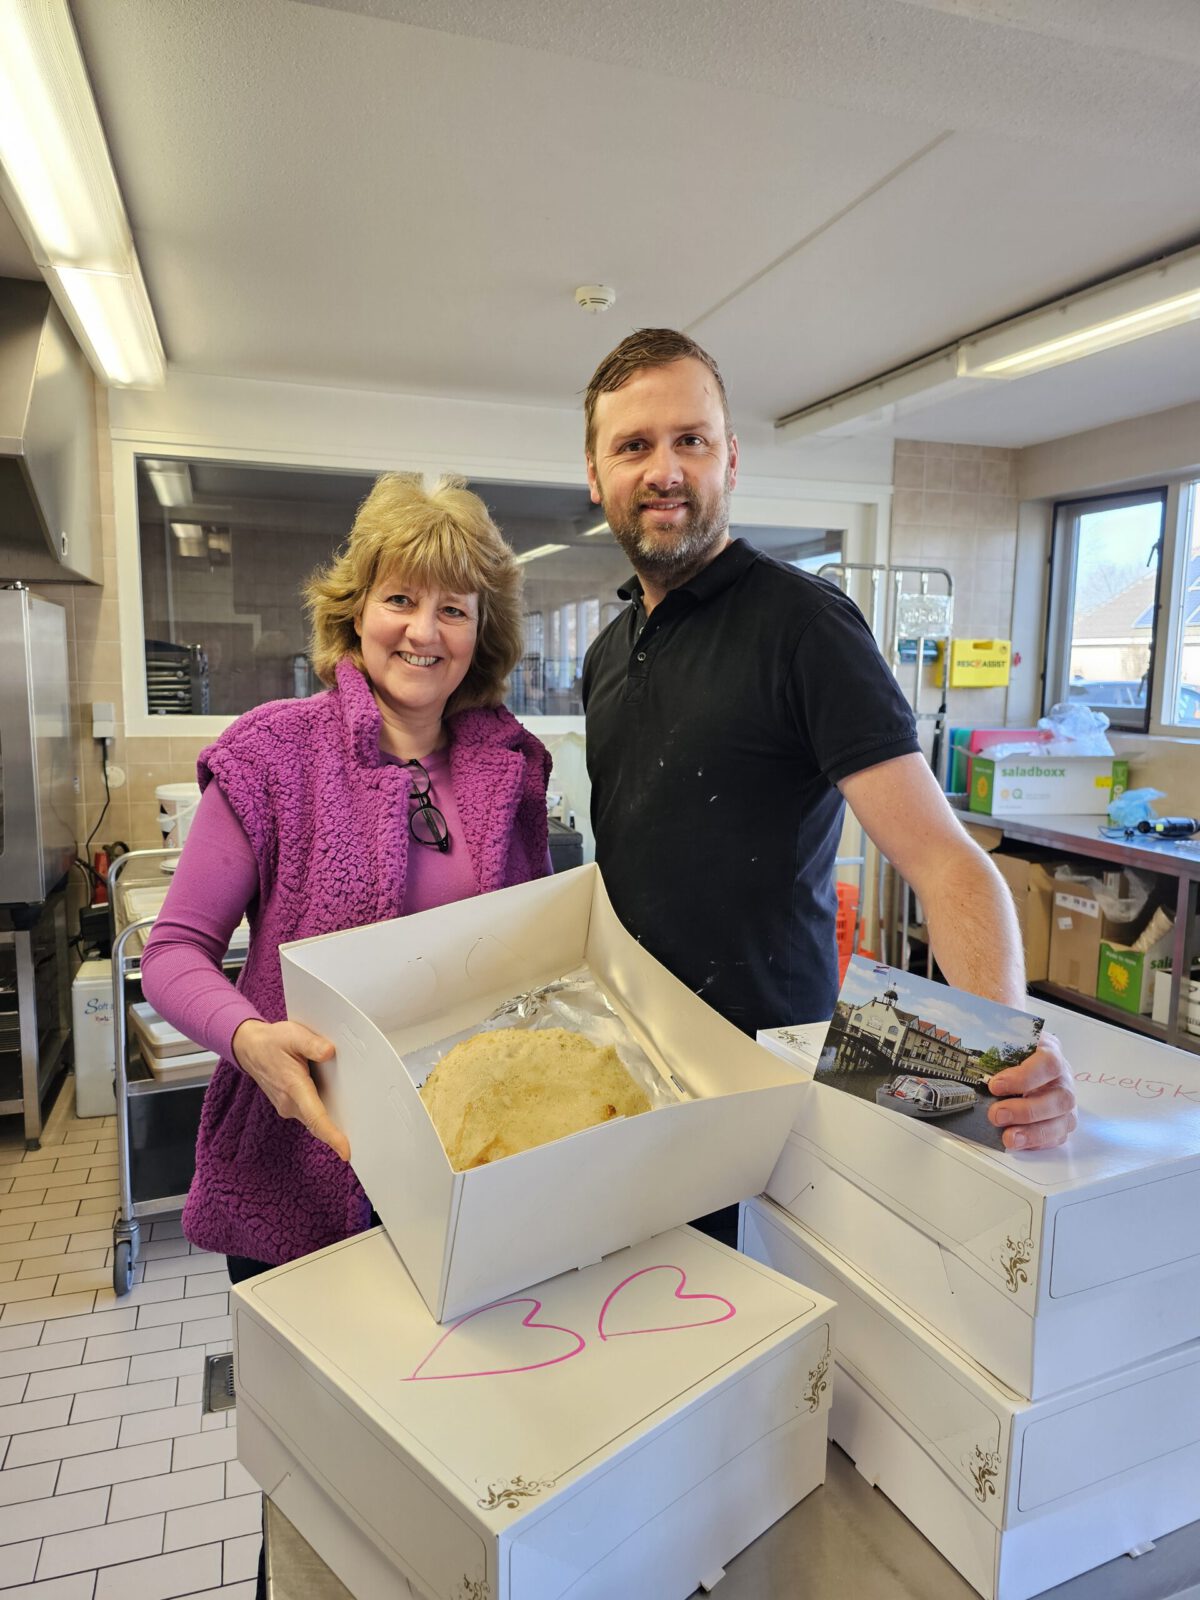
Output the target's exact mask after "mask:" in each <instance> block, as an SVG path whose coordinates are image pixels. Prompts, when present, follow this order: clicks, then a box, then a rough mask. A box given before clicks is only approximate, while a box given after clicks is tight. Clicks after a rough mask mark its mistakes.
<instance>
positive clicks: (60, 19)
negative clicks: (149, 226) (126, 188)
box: [0, 0, 166, 388]
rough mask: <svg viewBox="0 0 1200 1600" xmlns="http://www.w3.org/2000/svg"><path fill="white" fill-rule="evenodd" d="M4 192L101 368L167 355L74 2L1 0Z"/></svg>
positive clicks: (135, 383) (115, 370)
mask: <svg viewBox="0 0 1200 1600" xmlns="http://www.w3.org/2000/svg"><path fill="white" fill-rule="evenodd" d="M0 168H2V169H3V174H2V180H0V192H2V193H3V197H4V199H5V201H6V202H7V204H8V207H9V209H10V211H11V212H12V214H13V218H14V220H15V221H16V223H17V226H18V227H19V228H20V230H21V232H22V234H23V235H24V236H25V241H26V243H27V244H28V245H29V248H30V250H31V252H32V254H33V258H34V260H35V261H36V262H37V264H38V266H39V267H40V268H41V270H42V272H43V274H44V276H45V278H46V282H47V283H48V284H49V286H50V289H51V291H52V292H53V294H54V298H55V299H56V300H57V301H58V303H59V306H60V307H61V309H62V311H63V313H64V315H65V316H66V317H67V320H68V321H69V322H70V324H71V326H72V328H73V329H74V331H75V333H76V335H77V337H78V338H79V341H80V343H81V344H82V346H83V348H84V350H85V351H86V352H87V354H88V358H89V360H90V361H91V363H92V365H93V366H94V367H95V369H96V371H97V372H98V373H99V374H100V376H101V377H102V378H103V379H104V381H105V382H106V383H109V384H112V385H115V386H117V387H122V388H125V387H128V388H156V387H158V386H159V385H160V384H161V383H162V382H163V380H164V378H165V375H166V360H165V357H164V355H163V348H162V343H161V341H160V339H159V336H158V328H157V326H156V324H155V321H154V312H153V310H152V309H151V306H150V299H149V296H148V295H147V293H146V286H145V283H144V282H143V280H142V274H141V269H140V267H139V266H138V260H137V254H136V252H135V250H134V246H133V236H132V234H131V232H130V228H129V219H128V218H127V217H126V215H125V207H124V205H123V203H122V200H121V194H120V190H119V189H118V187H117V180H116V177H115V175H114V173H113V169H112V162H111V160H110V159H109V153H108V145H107V143H106V142H105V138H104V130H103V129H102V127H101V125H100V118H99V115H98V114H97V111H96V103H95V100H94V99H93V97H92V89H91V84H90V83H89V82H88V76H87V69H86V68H85V66H84V63H83V57H82V55H81V54H80V50H79V41H78V39H77V38H76V36H75V29H74V26H73V25H72V22H71V14H70V11H69V9H68V6H67V3H66V0H0Z"/></svg>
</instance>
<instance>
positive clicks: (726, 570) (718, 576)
mask: <svg viewBox="0 0 1200 1600" xmlns="http://www.w3.org/2000/svg"><path fill="white" fill-rule="evenodd" d="M757 560H758V551H757V550H756V549H755V548H754V546H753V545H751V544H747V543H746V541H745V539H733V540H731V542H730V543H729V544H728V545H727V546H726V547H725V549H724V550H722V551H721V554H720V555H719V556H717V557H716V559H715V560H713V561H710V562H709V563H708V565H707V566H706V567H701V569H700V571H699V572H698V573H697V574H696V576H695V577H694V578H689V579H688V581H687V582H686V583H681V584H680V585H679V588H678V589H673V590H672V591H671V592H672V594H689V595H691V597H692V599H693V600H700V601H702V600H711V599H712V598H713V596H714V595H718V594H720V593H721V591H722V590H723V589H728V588H729V587H730V585H731V584H734V583H736V582H737V580H738V579H739V578H740V577H741V575H742V573H743V572H745V570H746V568H747V567H748V566H750V565H751V563H752V562H754V561H757ZM617 594H618V595H619V596H620V597H621V599H622V600H632V601H634V602H636V604H638V605H640V604H641V603H642V595H643V590H642V580H641V579H640V578H639V577H638V575H637V573H636V572H632V573H630V575H629V577H628V578H626V580H625V582H624V583H623V584H622V585H621V587H620V588H619V589H618V590H617Z"/></svg>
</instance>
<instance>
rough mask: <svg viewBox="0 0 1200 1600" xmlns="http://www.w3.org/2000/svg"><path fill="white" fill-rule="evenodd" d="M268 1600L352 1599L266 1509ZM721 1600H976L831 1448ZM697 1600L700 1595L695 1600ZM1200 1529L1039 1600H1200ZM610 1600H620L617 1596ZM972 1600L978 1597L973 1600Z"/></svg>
mask: <svg viewBox="0 0 1200 1600" xmlns="http://www.w3.org/2000/svg"><path fill="white" fill-rule="evenodd" d="M266 1529H267V1592H268V1594H269V1595H270V1597H271V1600H354V1597H353V1596H352V1595H351V1594H350V1591H349V1590H348V1589H347V1588H345V1586H344V1585H343V1584H341V1583H339V1582H338V1580H337V1579H336V1578H335V1577H334V1575H333V1573H331V1572H330V1570H329V1568H328V1567H327V1566H326V1565H325V1564H324V1562H323V1561H322V1560H321V1559H320V1557H319V1556H317V1555H316V1554H315V1553H314V1551H313V1550H312V1548H311V1546H309V1545H308V1544H307V1543H306V1542H305V1541H304V1539H303V1538H302V1537H301V1536H300V1534H298V1533H297V1532H296V1530H295V1528H294V1527H293V1526H292V1524H291V1523H290V1522H289V1521H288V1520H287V1518H286V1517H285V1516H284V1515H283V1514H282V1512H280V1511H278V1510H277V1509H276V1508H275V1506H274V1505H272V1504H271V1502H270V1501H268V1502H267V1516H266ZM714 1592H715V1594H716V1596H717V1600H846V1597H847V1596H853V1600H972V1597H973V1596H975V1591H974V1589H972V1588H971V1587H970V1585H969V1584H968V1583H966V1582H965V1581H964V1579H962V1578H960V1577H959V1575H958V1573H957V1572H955V1570H954V1568H953V1567H952V1566H950V1564H949V1563H948V1562H946V1561H944V1560H943V1559H942V1557H941V1556H940V1555H939V1554H938V1552H937V1551H936V1550H935V1549H934V1548H933V1546H932V1545H931V1544H930V1543H929V1542H928V1541H927V1540H926V1539H924V1538H923V1537H922V1536H921V1535H920V1534H919V1533H918V1532H917V1530H916V1529H915V1528H914V1527H913V1525H912V1523H911V1522H909V1521H907V1520H906V1518H904V1517H903V1516H901V1514H900V1512H899V1511H897V1510H896V1508H895V1507H894V1506H893V1505H892V1504H891V1502H890V1501H889V1500H887V1499H885V1498H884V1496H883V1495H882V1494H880V1493H879V1491H878V1490H877V1489H872V1488H871V1487H870V1486H869V1485H868V1484H867V1483H866V1481H865V1480H864V1479H863V1478H861V1477H859V1475H858V1473H857V1472H856V1471H855V1470H854V1466H853V1463H852V1462H851V1461H850V1459H849V1458H848V1457H847V1456H846V1455H844V1454H843V1453H842V1451H841V1450H839V1449H838V1447H837V1446H836V1445H830V1447H829V1472H828V1477H827V1478H826V1481H825V1486H824V1487H823V1488H821V1489H817V1490H816V1491H815V1492H814V1493H813V1494H810V1495H809V1496H808V1498H807V1499H806V1500H802V1501H801V1502H800V1504H799V1505H798V1506H796V1507H795V1508H794V1509H793V1510H792V1511H790V1512H789V1513H788V1514H787V1516H786V1517H783V1518H782V1519H781V1520H780V1521H779V1522H777V1523H776V1524H775V1526H774V1527H773V1528H769V1529H768V1530H767V1532H766V1533H764V1534H763V1536H762V1538H761V1539H757V1540H755V1542H754V1543H753V1544H752V1545H751V1546H750V1548H749V1549H748V1550H744V1551H743V1552H742V1554H741V1555H740V1556H738V1558H737V1560H736V1561H732V1562H730V1564H729V1567H728V1569H727V1571H726V1575H725V1577H724V1578H723V1579H722V1581H721V1582H720V1584H718V1586H717V1588H716V1590H715V1591H714ZM699 1593H700V1591H699V1590H697V1594H698V1595H699ZM1197 1597H1200V1522H1196V1523H1192V1525H1191V1526H1190V1527H1188V1528H1182V1529H1180V1531H1179V1532H1178V1533H1173V1534H1170V1535H1169V1536H1168V1537H1167V1538H1165V1539H1162V1540H1160V1541H1159V1543H1158V1544H1157V1546H1156V1547H1155V1548H1154V1549H1153V1550H1151V1551H1149V1552H1148V1553H1147V1554H1146V1555H1144V1556H1139V1557H1138V1558H1137V1560H1136V1561H1135V1560H1133V1559H1131V1558H1130V1557H1129V1556H1121V1557H1120V1558H1119V1559H1118V1560H1116V1561H1110V1562H1108V1563H1107V1565H1105V1566H1103V1567H1097V1568H1096V1569H1095V1571H1093V1572H1088V1573H1084V1574H1083V1576H1082V1577H1079V1578H1074V1579H1072V1580H1071V1582H1070V1583H1064V1584H1060V1585H1059V1586H1058V1587H1057V1588H1055V1589H1051V1590H1048V1591H1047V1592H1046V1595H1045V1597H1044V1600H1197ZM613 1600H620V1597H619V1596H617V1595H614V1596H613ZM976 1600H977V1597H976Z"/></svg>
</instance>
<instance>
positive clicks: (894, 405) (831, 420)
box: [775, 347, 959, 439]
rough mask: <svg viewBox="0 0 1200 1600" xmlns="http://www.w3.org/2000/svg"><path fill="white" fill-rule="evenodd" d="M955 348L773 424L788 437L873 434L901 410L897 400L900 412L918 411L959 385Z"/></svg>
mask: <svg viewBox="0 0 1200 1600" xmlns="http://www.w3.org/2000/svg"><path fill="white" fill-rule="evenodd" d="M958 382H959V374H958V359H957V352H956V351H955V350H954V348H953V347H951V348H950V349H949V350H939V351H938V353H937V355H934V356H930V357H928V358H927V359H926V360H924V361H914V362H912V363H911V364H910V365H909V366H907V367H900V368H898V369H897V370H896V371H895V372H889V373H885V374H884V376H883V377H880V378H872V379H871V381H870V382H869V383H860V384H859V385H858V387H857V388H854V389H846V390H844V391H843V392H842V393H841V394H835V395H832V396H831V397H830V398H829V399H828V400H819V401H818V402H817V403H816V405H812V406H804V407H802V409H801V410H799V411H792V412H789V413H788V415H787V416H786V417H780V419H779V421H778V422H777V423H776V424H775V426H776V427H777V428H779V429H780V430H781V431H783V432H785V433H787V434H788V436H789V437H790V438H793V439H799V438H804V437H807V436H808V435H811V434H817V433H819V434H821V435H822V436H823V437H825V438H836V437H839V436H841V435H847V434H856V433H868V432H876V431H878V430H879V429H880V428H882V427H887V426H890V424H891V423H892V422H894V421H895V420H896V417H897V416H898V415H899V414H900V406H901V403H902V402H908V404H907V405H906V406H905V408H904V409H905V410H907V411H911V410H915V409H917V407H918V406H920V405H929V404H931V403H932V402H933V401H934V400H940V399H941V398H942V397H943V396H944V395H945V394H947V393H948V392H950V390H951V389H952V388H954V387H956V386H957V385H958Z"/></svg>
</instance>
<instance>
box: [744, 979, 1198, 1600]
mask: <svg viewBox="0 0 1200 1600" xmlns="http://www.w3.org/2000/svg"><path fill="white" fill-rule="evenodd" d="M1037 1010H1038V1012H1039V1013H1042V1014H1044V1015H1045V1017H1046V1019H1047V1026H1048V1027H1049V1029H1051V1030H1052V1031H1053V1032H1055V1033H1056V1034H1057V1035H1058V1036H1059V1038H1060V1039H1061V1041H1062V1043H1063V1047H1064V1050H1065V1053H1066V1055H1067V1058H1068V1060H1070V1061H1071V1062H1072V1064H1073V1066H1074V1068H1075V1070H1076V1073H1077V1077H1078V1080H1079V1081H1078V1084H1077V1094H1078V1099H1079V1108H1080V1110H1079V1127H1078V1129H1077V1130H1076V1132H1075V1133H1074V1134H1073V1135H1072V1137H1071V1140H1070V1142H1069V1144H1068V1146H1067V1147H1066V1148H1065V1149H1063V1150H1059V1151H1040V1152H1034V1153H1027V1154H1023V1155H1022V1154H1009V1153H1007V1152H1000V1151H995V1150H992V1149H989V1148H986V1147H984V1146H982V1145H980V1144H976V1143H972V1142H970V1141H968V1140H965V1139H959V1138H956V1137H954V1136H953V1135H952V1134H949V1133H948V1132H947V1131H946V1129H945V1128H944V1127H942V1128H939V1127H931V1126H929V1125H927V1124H920V1123H918V1122H917V1121H916V1120H915V1119H912V1118H908V1117H901V1116H898V1115H897V1114H896V1113H895V1112H892V1111H888V1110H886V1109H884V1108H882V1107H879V1106H876V1105H874V1104H873V1103H870V1102H868V1101H866V1100H860V1099H857V1098H856V1097H854V1096H852V1095H849V1094H845V1093H841V1092H839V1091H838V1090H836V1089H832V1088H827V1087H823V1086H821V1085H820V1084H819V1083H813V1084H810V1085H809V1087H808V1091H807V1095H806V1099H805V1101H804V1104H803V1105H802V1108H801V1112H800V1115H799V1117H798V1118H797V1120H796V1122H795V1124H794V1125H793V1131H792V1133H791V1135H790V1136H789V1139H788V1143H787V1145H786V1147H785V1150H784V1153H783V1156H782V1157H781V1159H780V1162H779V1164H778V1166H777V1167H776V1169H775V1172H774V1173H773V1174H772V1177H771V1180H770V1182H769V1183H768V1185H767V1189H766V1195H765V1196H764V1198H763V1199H761V1200H756V1201H753V1202H751V1203H750V1204H749V1205H747V1206H746V1207H745V1208H744V1210H743V1217H742V1246H743V1249H744V1250H745V1251H746V1252H747V1253H748V1254H749V1255H750V1256H752V1257H753V1258H754V1259H756V1260H758V1261H762V1262H765V1263H768V1264H769V1265H771V1266H773V1267H775V1268H776V1269H777V1270H779V1271H781V1272H786V1273H790V1274H791V1275H792V1276H794V1277H795V1278H796V1279H797V1280H798V1281H799V1282H800V1283H803V1284H805V1285H807V1286H809V1287H810V1288H813V1289H815V1290H818V1291H819V1292H821V1293H822V1294H828V1295H830V1296H831V1297H833V1298H835V1299H836V1300H837V1302H838V1331H837V1348H836V1366H837V1373H836V1378H835V1383H834V1403H833V1412H832V1421H831V1433H832V1437H833V1438H834V1439H835V1440H836V1441H837V1443H838V1444H840V1445H841V1446H842V1448H843V1449H844V1450H845V1451H846V1452H847V1453H848V1454H849V1455H850V1456H851V1457H852V1458H853V1459H854V1461H855V1462H856V1463H857V1465H858V1467H859V1469H860V1470H861V1471H862V1472H863V1474H864V1475H865V1476H866V1477H867V1478H868V1479H869V1480H870V1481H871V1482H873V1483H875V1484H877V1485H878V1487H879V1488H880V1489H881V1490H882V1491H883V1492H884V1493H885V1494H887V1495H888V1497H889V1498H890V1499H891V1500H893V1501H894V1502H895V1504H896V1505H897V1506H899V1507H900V1509H901V1510H902V1511H903V1512H904V1513H905V1515H906V1516H907V1517H908V1518H909V1520H910V1521H912V1522H913V1523H914V1524H915V1525H916V1526H917V1527H918V1528H919V1529H920V1530H921V1531H922V1532H923V1533H924V1534H925V1535H926V1536H927V1537H928V1538H929V1539H930V1540H931V1541H932V1543H933V1544H935V1545H936V1546H937V1548H938V1549H939V1550H941V1552H942V1553H943V1554H944V1555H945V1556H946V1558H947V1559H948V1560H949V1561H951V1562H952V1563H953V1564H954V1566H955V1567H957V1568H958V1570H959V1571H960V1572H961V1573H962V1574H963V1576H964V1577H965V1578H966V1579H967V1580H968V1581H969V1582H970V1583H971V1584H972V1585H973V1586H974V1587H975V1588H976V1589H977V1590H978V1591H979V1593H980V1594H982V1595H984V1596H987V1597H988V1600H1025V1597H1027V1596H1030V1595H1034V1594H1038V1593H1040V1592H1041V1591H1043V1590H1045V1589H1047V1588H1050V1587H1052V1586H1053V1585H1055V1584H1058V1583H1061V1582H1064V1581H1065V1580H1067V1579H1069V1578H1071V1577H1074V1576H1076V1575H1077V1574H1079V1573H1082V1572H1085V1571H1088V1570H1089V1569H1091V1568H1092V1567H1095V1566H1098V1565H1100V1564H1101V1563H1103V1562H1105V1561H1108V1560H1110V1559H1112V1558H1114V1557H1116V1556H1119V1555H1122V1554H1124V1553H1126V1552H1128V1553H1130V1554H1137V1553H1139V1552H1140V1551H1142V1550H1144V1549H1145V1548H1146V1547H1147V1546H1148V1545H1149V1544H1150V1543H1151V1542H1152V1541H1153V1540H1155V1539H1156V1538H1160V1537H1162V1536H1163V1535H1164V1534H1166V1533H1168V1532H1170V1531H1172V1530H1174V1529H1176V1528H1178V1527H1181V1526H1182V1525H1184V1524H1185V1523H1188V1522H1190V1521H1192V1520H1194V1519H1195V1518H1197V1517H1200V1227H1198V1226H1197V1217H1198V1216H1200V1058H1197V1057H1196V1056H1194V1055H1192V1054H1189V1053H1186V1052H1184V1051H1180V1050H1168V1049H1167V1048H1166V1047H1165V1046H1163V1045H1161V1044H1154V1043H1152V1042H1151V1041H1150V1040H1149V1039H1144V1038H1141V1037H1139V1036H1137V1035H1134V1034H1130V1033H1127V1032H1124V1031H1122V1030H1120V1029H1117V1028H1112V1027H1109V1026H1107V1025H1105V1024H1103V1023H1099V1022H1095V1021H1092V1020H1091V1019H1088V1018H1083V1017H1079V1016H1077V1015H1074V1014H1072V1013H1069V1012H1066V1011H1062V1010H1060V1009H1059V1008H1058V1007H1054V1006H1043V1005H1041V1004H1040V1003H1039V1004H1038V1006H1037ZM825 1031H826V1029H825V1026H824V1025H823V1024H822V1025H820V1026H807V1027H799V1028H794V1029H777V1030H771V1031H770V1032H768V1033H762V1034H760V1035H759V1041H760V1043H762V1044H765V1045H766V1046H767V1047H768V1048H769V1049H771V1050H772V1051H774V1052H775V1053H776V1054H778V1055H781V1056H783V1057H784V1058H785V1059H789V1060H791V1061H793V1062H794V1063H795V1064H796V1065H798V1066H800V1067H804V1068H807V1070H809V1071H810V1072H811V1071H814V1070H815V1068H816V1063H817V1059H818V1056H819V1052H820V1048H821V1044H822V1042H823V1039H824V1035H825Z"/></svg>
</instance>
